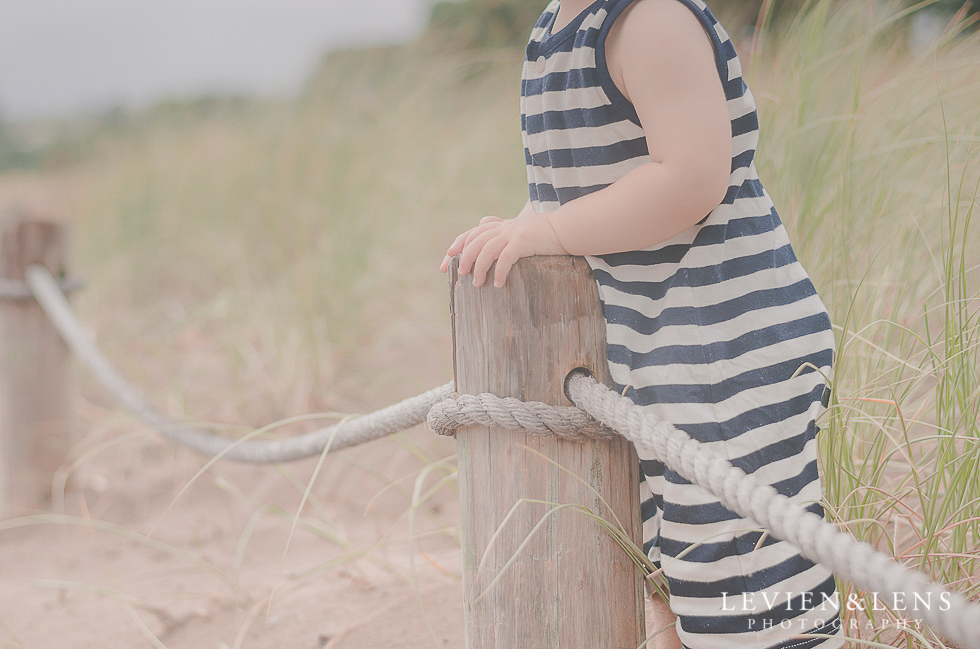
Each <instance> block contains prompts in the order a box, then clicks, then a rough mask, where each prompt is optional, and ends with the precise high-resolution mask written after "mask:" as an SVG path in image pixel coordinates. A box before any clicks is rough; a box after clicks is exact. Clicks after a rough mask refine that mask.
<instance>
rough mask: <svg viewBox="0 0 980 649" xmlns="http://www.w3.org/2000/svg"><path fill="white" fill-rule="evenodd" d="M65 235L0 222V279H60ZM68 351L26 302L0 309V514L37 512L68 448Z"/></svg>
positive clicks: (9, 218) (12, 301)
mask: <svg viewBox="0 0 980 649" xmlns="http://www.w3.org/2000/svg"><path fill="white" fill-rule="evenodd" d="M67 256H68V230H67V228H66V227H65V226H64V225H62V224H59V223H51V222H46V221H38V220H35V219H32V218H27V217H25V216H22V215H7V214H0V278H2V279H3V280H4V281H7V282H13V284H14V285H17V286H23V282H24V271H25V270H26V269H27V268H28V267H29V266H31V265H32V264H42V265H44V266H46V267H47V268H48V270H49V271H50V272H51V273H52V274H54V275H55V276H56V277H62V276H64V275H65V274H67ZM71 406H72V403H71V366H70V356H69V353H68V348H67V347H66V346H65V343H64V342H63V341H62V340H61V338H60V336H59V335H58V332H57V331H56V330H55V328H54V327H53V326H52V324H51V323H50V322H49V321H48V319H47V316H45V315H44V312H43V311H42V310H41V308H40V307H39V306H38V304H37V302H36V301H35V300H34V298H33V297H31V296H30V295H29V294H28V295H25V296H23V297H20V298H10V297H7V298H5V299H3V300H2V301H0V510H3V509H8V508H16V507H35V506H38V505H44V504H45V503H46V502H47V500H48V499H49V498H50V497H51V479H52V476H53V475H54V473H55V470H56V469H57V468H58V467H59V466H60V465H61V464H62V463H63V462H64V461H65V458H66V457H67V455H68V450H69V448H70V447H71V443H72V438H71V425H72V423H71V422H72V416H71Z"/></svg>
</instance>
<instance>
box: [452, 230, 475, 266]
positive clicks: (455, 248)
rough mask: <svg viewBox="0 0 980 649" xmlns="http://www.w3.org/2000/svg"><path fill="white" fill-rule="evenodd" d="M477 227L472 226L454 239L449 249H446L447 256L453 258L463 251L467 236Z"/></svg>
mask: <svg viewBox="0 0 980 649" xmlns="http://www.w3.org/2000/svg"><path fill="white" fill-rule="evenodd" d="M475 229H476V228H470V229H469V230H467V231H466V232H464V233H463V234H461V235H459V236H458V237H456V238H455V239H453V242H452V243H451V244H450V245H449V249H448V250H446V256H447V257H449V258H450V259H452V258H453V257H455V256H456V255H458V254H459V253H460V252H462V251H463V247H464V246H465V245H466V238H467V237H468V236H469V234H470V233H471V232H473V230H475Z"/></svg>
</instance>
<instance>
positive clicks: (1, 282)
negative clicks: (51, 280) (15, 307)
mask: <svg viewBox="0 0 980 649" xmlns="http://www.w3.org/2000/svg"><path fill="white" fill-rule="evenodd" d="M84 285H85V282H84V280H82V279H81V278H80V277H62V278H61V279H59V280H58V286H59V287H60V288H61V292H62V293H71V292H72V291H77V290H78V289H80V288H82V287H83V286H84ZM33 297H34V294H33V293H32V292H31V289H30V287H29V286H28V285H27V282H19V281H17V280H15V279H0V300H30V299H31V298H33Z"/></svg>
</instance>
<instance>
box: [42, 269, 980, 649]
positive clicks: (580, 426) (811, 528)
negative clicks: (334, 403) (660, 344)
mask: <svg viewBox="0 0 980 649" xmlns="http://www.w3.org/2000/svg"><path fill="white" fill-rule="evenodd" d="M25 279H26V283H27V284H28V286H29V287H30V289H31V292H32V293H33V295H34V296H35V298H36V299H37V300H38V302H39V303H40V304H41V306H42V308H43V309H44V310H45V312H46V313H47V314H48V316H49V317H50V318H51V320H52V322H53V323H54V325H55V327H56V328H57V329H58V331H59V333H60V334H61V336H62V337H63V338H64V339H65V342H66V343H67V344H68V346H69V348H71V350H72V351H73V352H74V353H75V354H76V355H77V356H79V357H80V358H81V359H82V360H83V362H85V364H86V365H87V366H88V367H89V369H90V370H91V371H92V373H93V374H94V375H95V377H96V378H97V379H98V380H99V381H100V382H101V383H102V384H103V386H104V387H105V388H106V389H107V390H108V391H109V392H110V393H111V394H112V395H113V396H114V397H115V398H116V399H118V400H119V401H120V403H122V404H123V405H124V406H125V407H127V408H128V409H129V410H131V411H132V412H133V413H134V414H136V415H138V416H140V417H142V418H143V419H145V420H146V421H148V422H149V423H151V424H152V425H154V426H155V427H157V428H158V430H159V431H160V432H161V433H162V434H163V435H165V436H166V437H168V438H169V439H171V440H172V441H174V442H176V443H178V444H182V445H184V446H187V447H189V448H191V449H193V450H195V451H198V452H200V453H202V454H205V455H209V456H221V457H224V458H227V459H234V460H239V461H243V462H256V463H267V462H285V461H289V460H295V459H299V458H303V457H309V456H311V455H318V454H320V453H321V452H322V451H323V449H324V448H326V447H327V446H329V447H330V448H331V450H339V449H341V448H345V447H348V446H353V445H356V444H361V443H364V442H367V441H370V440H373V439H379V438H381V437H384V436H386V435H390V434H392V433H395V432H398V431H401V430H404V429H406V428H410V427H411V426H414V425H416V424H419V423H421V422H422V421H425V420H428V422H429V425H430V427H431V428H432V429H433V430H435V431H436V432H438V433H439V434H442V435H451V434H453V431H454V430H455V428H456V427H458V426H467V425H491V424H492V425H496V426H500V427H502V428H520V429H524V430H528V431H531V432H534V433H537V434H561V435H563V436H566V437H569V436H570V437H571V438H572V439H581V440H586V439H595V438H596V437H607V436H609V435H614V434H617V433H618V434H620V435H622V436H624V437H626V438H627V439H628V440H630V441H631V442H632V443H633V444H634V445H636V446H637V447H640V448H644V449H646V450H649V451H651V452H652V453H653V454H654V455H655V456H656V457H658V458H660V459H661V461H663V462H664V463H665V464H666V465H667V466H669V467H670V468H671V469H673V470H674V471H676V472H677V473H678V474H680V475H681V476H683V477H685V478H686V479H688V480H690V481H691V482H694V483H696V484H698V485H700V486H702V487H703V488H705V489H706V490H708V491H709V492H710V493H711V494H713V495H714V496H715V497H716V498H718V500H719V501H720V502H721V503H722V504H723V505H724V506H725V507H727V508H728V509H730V510H731V511H733V512H735V513H737V514H739V515H740V516H743V517H746V518H749V519H751V520H753V521H754V522H756V523H758V524H759V525H760V526H761V527H764V528H766V529H768V530H769V531H770V532H771V533H772V534H773V536H775V537H777V538H780V539H782V540H785V541H788V542H790V543H793V544H794V545H795V546H796V547H798V548H799V549H800V552H801V553H802V554H803V556H805V557H807V558H808V559H810V560H812V561H815V562H819V563H822V564H824V565H826V566H827V567H829V568H830V569H831V570H832V571H833V572H834V573H835V574H836V575H838V576H839V577H841V578H843V579H846V580H848V581H850V582H852V583H853V584H855V585H856V586H858V587H859V588H862V589H865V590H867V591H870V592H879V593H894V594H898V593H901V594H904V595H905V598H906V600H905V601H908V602H911V601H913V597H914V596H915V595H916V594H918V595H919V596H920V597H927V598H929V600H930V601H938V602H942V605H941V606H930V607H927V608H926V609H925V610H924V611H917V612H920V613H922V614H921V616H920V617H916V616H913V615H911V614H910V613H911V612H910V611H904V613H906V614H907V616H908V617H911V618H912V619H922V620H924V621H925V622H926V623H927V624H929V625H930V626H931V627H932V628H933V629H934V630H936V631H937V632H938V633H940V634H941V635H943V636H945V637H946V638H948V639H949V640H951V641H952V642H955V643H957V644H958V645H959V646H962V647H965V648H967V649H980V605H978V604H976V603H972V602H970V601H968V600H967V599H966V598H964V597H963V596H961V595H959V594H957V593H952V592H950V591H948V590H947V589H945V588H943V587H942V586H940V585H938V584H936V583H934V582H932V581H930V580H929V579H928V578H927V577H926V576H925V575H924V574H922V573H919V572H914V571H911V570H909V569H907V568H904V567H903V566H901V565H899V564H897V563H895V562H894V561H893V560H892V559H891V558H889V557H888V556H886V555H884V554H882V553H880V552H878V551H877V550H875V549H874V548H873V547H872V546H871V545H869V544H867V543H864V542H860V541H857V540H855V539H854V538H853V537H852V536H850V535H849V534H847V533H845V532H842V531H840V530H838V529H836V528H835V527H834V526H833V525H831V524H830V523H827V522H826V521H824V520H823V519H822V518H820V517H819V516H817V515H815V514H812V513H810V512H807V511H805V510H803V509H802V508H800V507H798V506H797V505H795V504H794V503H793V502H792V501H791V500H789V499H788V498H786V497H785V496H782V495H781V494H779V493H778V492H777V491H776V490H775V489H773V488H772V487H771V486H769V485H768V484H765V483H763V482H761V481H759V480H758V479H756V478H755V477H754V476H752V475H748V474H746V473H744V472H743V471H741V470H740V469H738V468H737V467H735V466H733V465H732V464H731V463H730V462H729V461H728V460H726V459H725V458H723V457H721V456H719V455H717V454H715V453H713V452H711V451H710V450H708V449H707V448H706V447H704V446H703V445H702V444H700V443H699V442H697V441H696V440H693V439H691V438H690V437H689V436H688V435H687V434H686V433H684V432H682V431H680V430H678V429H677V428H675V427H674V426H672V425H671V424H668V423H665V422H661V421H658V420H657V419H656V418H654V417H653V416H652V415H650V414H649V413H646V412H644V411H643V410H641V409H640V408H639V407H638V406H636V405H635V404H634V403H633V402H632V401H630V400H629V399H627V398H625V397H623V396H621V395H618V394H616V393H615V392H613V391H611V390H609V389H608V388H606V387H604V386H602V385H600V384H598V383H597V382H596V381H595V380H594V379H592V378H591V377H589V376H587V375H586V374H584V373H572V374H571V375H569V377H568V380H567V383H566V386H565V387H566V394H568V396H569V397H570V399H571V401H572V402H573V403H575V405H576V406H578V408H555V407H552V406H548V405H546V404H543V403H538V402H521V401H519V400H517V399H512V398H507V399H501V398H499V397H496V396H494V395H490V394H481V395H460V396H459V397H457V398H455V399H454V398H453V393H454V386H453V384H452V383H448V384H446V385H444V386H442V387H439V388H436V389H434V390H430V391H428V392H425V393H423V394H420V395H418V396H416V397H412V398H409V399H406V400H404V401H402V402H400V403H397V404H395V405H393V406H389V407H388V408H384V409H381V410H378V411H376V412H373V413H370V414H367V415H363V416H360V417H356V418H352V419H350V420H347V421H344V422H341V423H340V424H337V425H335V426H331V427H329V428H325V429H322V430H320V431H316V432H314V433H310V434H309V435H304V436H302V437H298V438H293V439H288V440H284V441H281V442H254V441H250V442H239V441H235V440H230V439H226V438H223V437H219V436H216V435H212V434H209V433H204V432H202V431H197V430H194V429H191V428H188V427H186V426H183V425H182V424H178V423H176V422H174V421H173V420H171V419H169V418H167V417H166V416H164V415H162V414H160V413H159V412H158V411H156V410H155V409H154V408H153V407H152V406H150V405H149V404H148V403H147V402H146V401H145V400H144V399H143V397H142V396H141V395H140V394H139V393H138V392H137V391H136V390H134V389H133V388H132V387H131V386H129V384H127V383H126V382H125V380H124V379H123V378H122V377H121V376H120V375H119V373H118V372H117V371H116V370H115V368H114V367H113V366H112V365H111V364H110V363H109V362H108V361H107V360H106V359H105V357H104V356H103V355H102V354H101V353H100V352H99V350H98V348H97V347H96V346H95V344H94V343H93V342H92V341H91V340H90V339H89V337H88V336H87V335H86V334H85V333H84V331H83V329H82V327H81V324H80V323H79V322H78V320H77V318H76V317H75V315H74V313H73V312H72V311H71V307H70V306H69V305H68V303H67V301H66V300H65V298H64V295H63V294H62V289H61V287H59V286H58V283H57V282H56V281H55V280H54V278H53V277H52V276H51V275H50V273H48V271H47V270H46V269H45V268H43V267H41V266H33V267H31V268H29V269H28V270H27V273H26V276H25ZM579 409H581V410H579ZM612 431H616V433H614V432H612Z"/></svg>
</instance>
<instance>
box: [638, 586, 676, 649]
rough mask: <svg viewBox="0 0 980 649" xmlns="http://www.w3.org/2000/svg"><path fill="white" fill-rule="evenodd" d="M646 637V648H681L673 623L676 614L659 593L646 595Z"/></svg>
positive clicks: (674, 622)
mask: <svg viewBox="0 0 980 649" xmlns="http://www.w3.org/2000/svg"><path fill="white" fill-rule="evenodd" d="M646 614H647V637H648V638H650V641H649V642H648V643H647V644H646V647H647V648H648V649H682V647H683V645H681V640H680V638H678V637H677V629H676V628H675V626H674V625H675V624H676V622H677V616H676V615H674V613H673V611H671V610H670V606H669V605H668V604H667V602H665V601H664V600H663V599H662V598H661V597H660V596H659V595H657V594H653V595H649V596H647V610H646Z"/></svg>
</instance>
